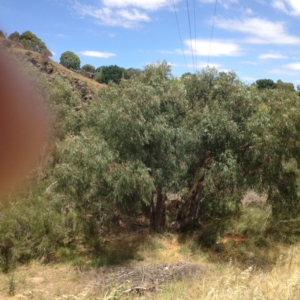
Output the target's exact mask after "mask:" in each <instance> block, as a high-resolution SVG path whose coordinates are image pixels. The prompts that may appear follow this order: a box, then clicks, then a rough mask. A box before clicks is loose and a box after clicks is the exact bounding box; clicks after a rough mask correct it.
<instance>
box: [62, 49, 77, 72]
mask: <svg viewBox="0 0 300 300" xmlns="http://www.w3.org/2000/svg"><path fill="white" fill-rule="evenodd" d="M60 64H61V65H63V66H64V67H66V68H68V69H70V70H72V71H77V70H79V69H80V59H79V57H78V56H77V55H76V54H75V53H73V52H71V51H66V52H64V53H62V55H61V57H60Z"/></svg>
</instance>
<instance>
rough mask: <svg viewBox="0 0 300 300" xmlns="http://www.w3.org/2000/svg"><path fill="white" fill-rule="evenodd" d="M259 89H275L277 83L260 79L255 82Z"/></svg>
mask: <svg viewBox="0 0 300 300" xmlns="http://www.w3.org/2000/svg"><path fill="white" fill-rule="evenodd" d="M255 84H256V86H257V87H258V89H260V90H262V89H275V88H276V83H275V82H274V81H273V80H272V79H259V80H256V82H255Z"/></svg>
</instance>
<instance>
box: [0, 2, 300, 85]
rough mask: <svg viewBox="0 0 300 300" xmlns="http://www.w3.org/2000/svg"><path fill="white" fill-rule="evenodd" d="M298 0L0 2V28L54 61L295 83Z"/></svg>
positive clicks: (299, 63)
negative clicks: (211, 71)
mask: <svg viewBox="0 0 300 300" xmlns="http://www.w3.org/2000/svg"><path fill="white" fill-rule="evenodd" d="M299 28H300V1H299V0H26V1H25V0H9V1H8V0H0V29H2V30H3V31H4V32H6V33H8V34H10V33H12V32H14V31H18V32H19V33H22V32H24V31H26V30H30V31H32V32H33V33H34V34H36V35H37V36H38V37H39V38H40V39H41V40H42V41H44V42H45V43H46V45H47V47H48V49H50V50H51V52H52V53H53V56H52V59H53V60H55V61H57V62H59V60H60V56H61V54H62V53H63V52H65V51H72V52H74V53H75V54H76V55H78V56H79V58H80V60H81V65H84V64H91V65H93V66H95V67H96V68H97V67H100V66H108V65H118V66H120V67H124V68H140V69H143V68H144V66H145V65H147V64H149V63H155V62H157V61H159V60H163V59H165V60H166V61H167V62H168V63H170V64H171V65H172V73H173V74H174V75H176V76H181V75H182V74H183V73H185V72H191V73H194V72H197V71H201V70H202V69H203V68H205V67H207V66H208V65H209V66H211V67H216V68H217V69H218V70H219V71H235V72H236V74H237V75H238V77H239V78H240V79H241V80H242V81H243V82H245V83H252V82H254V81H255V80H257V79H264V78H267V79H272V80H274V81H277V80H278V79H281V80H283V81H285V82H292V83H293V84H295V86H297V85H298V84H300V76H299V75H300V31H299Z"/></svg>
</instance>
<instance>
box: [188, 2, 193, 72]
mask: <svg viewBox="0 0 300 300" xmlns="http://www.w3.org/2000/svg"><path fill="white" fill-rule="evenodd" d="M186 8H187V13H188V20H189V30H190V41H191V51H192V62H193V69H194V72H195V61H194V50H193V40H192V30H191V18H190V8H189V0H186Z"/></svg>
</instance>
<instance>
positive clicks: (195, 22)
mask: <svg viewBox="0 0 300 300" xmlns="http://www.w3.org/2000/svg"><path fill="white" fill-rule="evenodd" d="M194 31H195V39H194V45H195V60H196V71H197V69H198V61H197V19H196V1H195V0H194Z"/></svg>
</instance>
